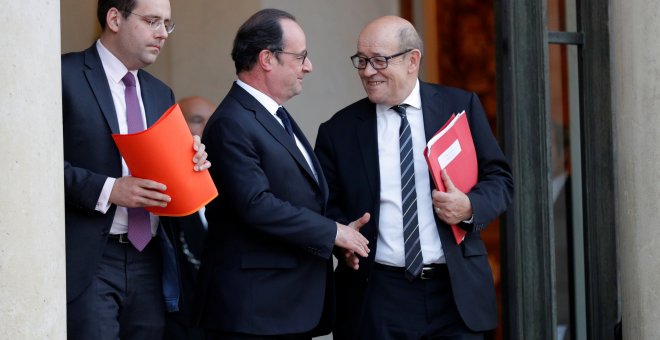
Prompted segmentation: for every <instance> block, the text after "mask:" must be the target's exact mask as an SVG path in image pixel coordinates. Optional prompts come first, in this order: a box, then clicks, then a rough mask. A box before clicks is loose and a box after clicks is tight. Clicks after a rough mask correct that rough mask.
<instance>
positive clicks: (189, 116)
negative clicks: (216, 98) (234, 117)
mask: <svg viewBox="0 0 660 340" xmlns="http://www.w3.org/2000/svg"><path fill="white" fill-rule="evenodd" d="M179 106H181V112H182V113H183V116H184V117H185V119H186V123H187V124H188V128H189V129H190V133H192V134H193V135H197V136H201V135H202V133H203V132H204V127H205V126H206V122H208V120H209V117H211V115H212V114H213V110H215V108H214V107H213V104H211V103H210V102H208V101H207V100H206V99H204V98H202V97H191V98H186V99H183V100H181V101H180V102H179Z"/></svg>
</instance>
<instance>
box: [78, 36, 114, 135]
mask: <svg viewBox="0 0 660 340" xmlns="http://www.w3.org/2000/svg"><path fill="white" fill-rule="evenodd" d="M85 66H86V67H87V69H86V70H85V77H86V78H87V82H88V83H89V86H90V87H91V88H92V92H94V96H95V97H96V101H97V102H98V104H99V107H100V108H101V112H102V113H103V117H105V120H106V122H107V123H108V126H110V130H111V131H112V133H119V123H118V122H117V113H116V111H115V104H114V102H113V101H112V94H111V92H110V85H108V78H107V77H106V76H105V71H104V70H103V65H102V64H101V59H100V58H99V54H98V51H96V46H95V45H92V47H90V48H88V49H87V50H85Z"/></svg>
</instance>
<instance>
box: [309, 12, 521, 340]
mask: <svg viewBox="0 0 660 340" xmlns="http://www.w3.org/2000/svg"><path fill="white" fill-rule="evenodd" d="M422 53H423V49H422V42H421V40H420V38H419V36H418V34H417V32H416V31H415V29H414V27H413V26H412V25H411V24H410V23H409V22H408V21H406V20H404V19H402V18H399V17H394V16H386V17H382V18H378V19H376V20H374V21H372V22H371V23H369V24H368V25H367V26H366V27H365V28H364V29H363V30H362V32H361V33H360V36H359V38H358V43H357V53H356V54H355V55H354V56H352V57H351V61H352V62H353V66H354V67H355V68H356V69H357V71H358V74H359V76H360V79H361V81H362V85H363V87H364V89H365V91H366V93H367V98H364V99H362V100H360V101H357V102H356V103H353V104H351V105H349V106H348V107H346V108H344V109H342V110H341V111H339V112H337V113H336V114H335V115H334V116H333V117H332V118H331V119H330V120H329V121H327V122H325V123H323V124H322V125H321V126H320V128H319V132H318V137H317V140H316V149H315V151H316V154H317V156H318V158H319V161H320V162H321V167H322V168H323V173H324V174H325V176H326V178H327V180H328V186H329V188H330V198H329V201H328V217H330V218H332V219H335V220H337V221H340V222H341V221H350V220H353V219H355V218H357V217H359V216H361V215H362V214H364V212H365V211H366V212H369V213H371V220H370V221H369V222H368V223H367V224H366V225H364V226H363V227H362V228H361V229H360V232H361V233H362V234H363V235H364V236H365V237H366V238H367V239H368V240H369V246H370V248H371V250H372V251H371V252H370V253H369V256H367V257H364V256H362V255H360V254H356V253H352V252H348V251H342V252H340V253H339V258H340V261H339V265H338V267H337V270H336V282H337V284H336V288H337V323H336V329H335V332H334V333H333V335H334V338H335V339H483V336H484V334H483V333H484V332H485V331H488V330H491V329H493V328H495V327H496V324H497V305H496V303H495V288H494V284H493V276H492V273H491V270H490V267H489V264H488V257H487V253H486V248H485V246H484V243H483V241H482V240H481V238H480V236H479V232H480V231H481V230H482V229H483V228H485V227H486V225H487V224H488V222H490V221H492V220H493V219H495V218H496V217H497V216H498V215H499V214H501V213H502V212H504V211H505V210H506V209H507V207H508V205H509V203H510V202H511V196H512V190H513V185H512V178H511V171H510V169H509V165H508V164H507V160H506V158H505V157H504V155H503V153H502V151H501V150H500V148H499V146H498V145H497V141H496V140H495V138H494V137H493V133H492V132H491V130H490V127H489V125H488V121H487V120H486V116H485V114H484V111H483V109H482V107H481V104H480V102H479V99H478V98H477V96H476V95H475V94H474V93H470V92H466V91H463V90H460V89H456V88H450V87H446V86H440V85H434V84H428V83H425V82H423V81H420V80H419V79H418V74H419V67H420V62H421V59H422ZM463 110H465V111H466V112H467V119H468V122H469V126H470V130H471V132H472V137H473V141H474V145H475V149H476V153H477V159H478V183H477V184H476V186H475V187H474V188H473V189H472V190H471V191H469V192H467V193H463V192H461V191H460V190H458V189H457V188H456V187H455V186H454V185H453V183H452V179H451V178H449V177H448V176H447V175H446V174H445V173H443V176H442V180H443V182H444V186H445V188H446V192H439V191H437V190H433V186H432V184H433V183H432V181H431V179H430V176H429V170H428V166H427V163H426V160H425V158H424V155H423V150H424V147H425V146H426V142H427V141H428V140H429V139H430V138H431V137H432V136H433V135H434V134H435V132H436V131H438V129H439V128H440V127H442V126H443V125H444V123H445V122H446V121H447V120H448V119H449V118H450V116H451V115H452V114H453V113H460V112H461V111H463ZM451 225H458V226H459V227H460V228H462V229H463V230H465V231H466V232H467V235H466V236H465V238H464V240H463V241H462V242H461V243H460V244H458V243H457V242H456V240H455V239H454V236H453V235H452V231H451V228H450V226H451Z"/></svg>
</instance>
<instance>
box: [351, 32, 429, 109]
mask: <svg viewBox="0 0 660 340" xmlns="http://www.w3.org/2000/svg"><path fill="white" fill-rule="evenodd" d="M397 35H398V34H397V32H396V31H395V27H394V26H392V25H389V26H388V25H381V24H371V25H368V26H367V27H365V29H364V30H363V31H362V33H360V37H359V38H358V44H357V54H358V56H361V57H366V58H371V57H375V56H391V55H394V54H397V53H399V52H402V51H401V50H400V47H399V45H400V44H399V42H398V41H397ZM415 51H416V50H415ZM415 53H417V52H415ZM410 55H411V53H406V54H404V55H402V56H398V57H395V58H392V59H389V60H388V63H387V64H388V66H387V68H385V69H382V70H375V69H374V68H373V66H372V65H371V63H367V67H366V68H365V69H363V70H358V74H359V75H360V80H361V81H362V86H363V87H364V90H365V91H366V92H367V96H368V97H369V100H370V101H371V102H373V103H376V104H383V105H398V104H401V102H402V101H403V100H404V99H406V97H407V96H408V95H409V94H410V92H411V91H412V89H413V87H414V85H415V81H416V79H417V69H416V65H414V63H413V64H411V60H410Z"/></svg>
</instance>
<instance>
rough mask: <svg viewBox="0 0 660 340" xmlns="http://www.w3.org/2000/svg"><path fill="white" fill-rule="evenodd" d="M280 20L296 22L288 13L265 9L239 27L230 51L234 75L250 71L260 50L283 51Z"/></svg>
mask: <svg viewBox="0 0 660 340" xmlns="http://www.w3.org/2000/svg"><path fill="white" fill-rule="evenodd" d="M282 19H290V20H293V21H296V18H295V17H294V16H293V15H292V14H290V13H288V12H285V11H282V10H279V9H272V8H266V9H262V10H260V11H259V12H257V13H255V14H253V15H252V16H251V17H250V18H249V19H247V21H245V22H244V23H243V25H241V27H240V28H239V29H238V32H236V37H235V38H234V48H233V49H232V51H231V58H232V59H233V60H234V66H235V67H236V74H239V73H240V72H242V71H248V70H250V69H252V67H253V66H254V65H255V64H256V62H257V57H258V56H259V52H261V51H262V50H270V51H277V50H282V49H284V39H283V31H282V26H281V25H280V20H282Z"/></svg>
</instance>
